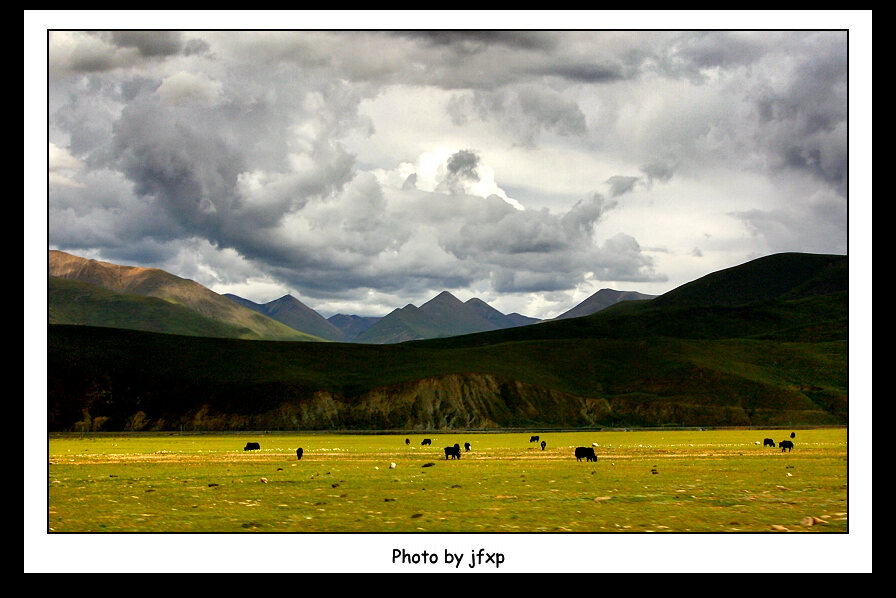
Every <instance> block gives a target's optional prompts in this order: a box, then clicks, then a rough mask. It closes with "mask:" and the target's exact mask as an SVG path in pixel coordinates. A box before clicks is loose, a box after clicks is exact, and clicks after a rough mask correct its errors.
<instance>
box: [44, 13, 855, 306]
mask: <svg viewBox="0 0 896 598" xmlns="http://www.w3.org/2000/svg"><path fill="white" fill-rule="evenodd" d="M869 19H870V17H869ZM448 22H449V23H452V21H448ZM176 23H177V22H176V21H173V25H169V26H168V28H166V30H164V31H155V32H144V31H137V30H129V29H128V30H125V28H116V27H110V30H90V31H87V30H79V28H72V27H64V26H60V27H59V28H58V30H51V31H49V32H48V35H47V39H46V51H47V69H48V73H47V86H48V89H47V103H48V106H47V108H48V110H47V140H48V141H47V143H48V154H47V159H48V179H47V182H48V193H47V198H48V200H47V215H46V220H47V229H48V230H47V235H48V245H49V248H51V249H61V250H63V251H67V252H70V253H74V254H77V255H81V256H85V257H92V258H96V259H101V260H106V261H111V262H115V263H120V264H127V265H137V266H151V267H158V268H162V269H164V270H167V271H168V272H171V273H173V274H176V275H178V276H182V277H185V278H190V279H193V280H196V281H198V282H200V283H201V284H204V285H205V286H207V287H209V288H211V289H213V290H215V291H217V292H220V293H225V292H231V293H236V294H238V295H241V296H243V297H246V298H248V299H251V300H253V301H256V302H267V301H271V300H273V299H277V298H279V297H281V296H282V295H284V294H287V293H290V294H292V295H293V296H295V297H297V298H298V299H300V300H301V301H303V302H304V303H305V304H307V305H308V306H310V307H312V308H314V309H316V310H317V311H318V312H320V313H321V314H323V315H324V316H330V315H332V314H334V313H339V312H342V313H354V314H361V315H383V314H385V313H388V312H389V311H391V310H392V309H393V308H395V307H401V306H404V305H405V304H407V303H414V304H416V305H420V304H421V303H423V302H425V301H426V300H428V299H430V298H431V297H433V296H434V295H436V294H437V293H438V292H440V291H442V290H449V291H451V292H452V293H454V294H455V295H456V296H457V297H458V298H460V299H462V300H466V299H469V298H471V297H474V296H475V297H479V298H481V299H483V300H485V301H487V302H489V303H490V304H491V305H493V306H494V307H496V308H497V309H499V310H501V311H503V312H505V313H509V312H514V311H516V312H519V313H523V314H525V315H529V316H534V317H539V318H549V317H553V316H556V315H558V314H560V313H562V312H564V311H566V310H568V309H570V308H571V307H573V306H574V305H576V304H577V303H578V302H580V301H582V300H583V299H585V298H586V297H588V296H589V295H591V294H592V293H594V292H595V291H597V290H599V289H601V288H614V289H618V290H634V291H640V292H644V293H650V294H660V293H663V292H666V291H668V290H671V289H673V288H675V287H676V286H679V285H681V284H683V283H686V282H689V281H691V280H694V279H695V278H698V277H700V276H703V275H705V274H707V273H709V272H712V271H715V270H719V269H721V268H726V267H729V266H733V265H737V264H740V263H743V262H745V261H747V260H750V259H753V258H756V257H760V256H763V255H768V254H772V253H776V252H782V251H802V252H812V253H837V254H846V253H847V250H848V247H847V240H848V239H847V218H848V215H849V214H848V212H849V208H851V207H853V206H848V204H847V189H848V183H849V182H850V181H849V179H848V176H847V175H848V161H847V159H848V150H849V142H848V141H849V140H848V137H847V117H848V112H847V108H848V105H847V101H848V100H849V99H850V87H849V81H848V77H847V75H848V68H847V67H848V51H849V50H850V42H851V40H850V39H849V37H848V34H847V31H846V30H844V29H843V28H842V27H836V26H832V25H830V24H828V23H822V25H824V26H822V27H813V28H811V29H809V30H800V29H802V28H796V27H792V28H788V29H785V30H758V29H753V30H743V29H738V30H732V29H719V28H707V29H699V30H684V29H682V30H627V29H622V28H620V29H610V30H606V29H603V28H602V27H601V28H600V29H598V27H599V24H598V22H596V21H595V22H588V21H585V22H584V23H585V25H587V27H589V29H578V30H559V28H556V29H555V28H552V29H549V30H545V29H542V28H539V27H538V26H537V25H532V24H526V25H525V26H524V27H522V28H521V30H508V29H477V30H466V29H464V26H463V25H460V26H458V27H457V28H453V29H448V30H440V31H434V30H428V28H429V27H433V26H441V25H437V24H435V23H433V22H432V21H429V20H424V21H423V22H422V23H419V24H417V23H413V24H412V25H411V26H409V27H407V28H403V29H401V30H391V31H390V30H388V29H387V28H386V27H383V28H382V29H379V28H377V29H374V30H352V31H344V30H334V29H333V28H332V25H328V26H327V27H312V28H310V29H306V28H305V27H306V26H305V25H302V23H301V22H298V21H295V20H293V21H291V22H289V26H290V27H302V30H295V31H283V30H276V31H275V30H263V31H262V30H258V29H257V28H256V29H255V30H232V28H233V25H232V24H227V25H226V27H224V28H220V29H218V30H208V29H207V28H203V29H202V30H189V29H188V28H182V27H180V26H177V29H171V28H170V27H172V26H175V25H176ZM376 24H379V22H376ZM810 24H811V23H810ZM155 25H156V26H161V25H160V24H158V23H156V24H155ZM572 25H574V26H575V23H573V24H572ZM127 26H128V28H130V27H134V26H135V25H134V23H132V22H128V25H127ZM270 26H271V24H268V25H266V27H270ZM467 26H469V25H467ZM569 26H570V24H567V25H566V26H565V27H567V28H568V27H569ZM477 27H481V25H479V24H477ZM225 28H226V29H228V30H223V29H225ZM592 28H593V29H592ZM85 29H86V28H85ZM91 29H93V28H91ZM869 106H870V100H869Z"/></svg>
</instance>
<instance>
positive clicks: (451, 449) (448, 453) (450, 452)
mask: <svg viewBox="0 0 896 598" xmlns="http://www.w3.org/2000/svg"><path fill="white" fill-rule="evenodd" d="M448 457H451V458H452V459H460V445H459V444H455V445H454V446H446V447H445V458H446V459H447V458H448Z"/></svg>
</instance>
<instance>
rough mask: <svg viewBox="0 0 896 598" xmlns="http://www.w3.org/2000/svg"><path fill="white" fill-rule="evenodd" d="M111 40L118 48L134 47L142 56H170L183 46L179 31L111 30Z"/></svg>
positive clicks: (182, 37)
mask: <svg viewBox="0 0 896 598" xmlns="http://www.w3.org/2000/svg"><path fill="white" fill-rule="evenodd" d="M110 35H111V38H112V42H113V43H114V44H115V45H116V46H118V47H120V48H136V49H137V50H138V51H139V52H140V54H141V55H142V56H146V57H156V56H172V55H175V54H178V53H179V52H180V51H181V50H182V49H183V47H184V35H183V33H181V32H180V31H113V32H112V33H111V34H110Z"/></svg>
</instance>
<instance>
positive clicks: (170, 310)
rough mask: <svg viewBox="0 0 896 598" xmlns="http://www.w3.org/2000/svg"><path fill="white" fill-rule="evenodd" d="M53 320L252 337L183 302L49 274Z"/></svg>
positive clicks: (92, 324) (174, 332) (63, 322)
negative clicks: (196, 310)
mask: <svg viewBox="0 0 896 598" xmlns="http://www.w3.org/2000/svg"><path fill="white" fill-rule="evenodd" d="M47 299H48V301H47V303H48V306H47V311H48V320H49V323H50V324H81V325H85V326H103V327H109V328H128V329H131V330H145V331H149V332H165V333H169V334H180V335H188V336H211V337H224V338H252V336H253V335H252V332H251V331H250V330H249V329H247V328H240V327H237V326H229V325H227V324H224V323H222V322H217V321H215V320H212V319H210V318H206V317H204V316H201V315H199V314H198V313H196V312H195V311H193V310H191V309H189V308H186V307H184V306H182V305H177V304H174V303H171V302H169V301H165V300H163V299H157V298H155V297H141V296H139V295H125V294H122V293H115V292H113V291H109V290H107V289H104V288H102V287H98V286H96V285H92V284H87V283H83V282H77V281H74V280H64V279H61V278H54V277H52V276H49V277H48V282H47Z"/></svg>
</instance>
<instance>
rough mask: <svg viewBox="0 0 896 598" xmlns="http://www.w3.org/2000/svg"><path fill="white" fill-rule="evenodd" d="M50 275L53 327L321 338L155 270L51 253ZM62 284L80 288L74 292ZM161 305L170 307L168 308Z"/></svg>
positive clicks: (243, 336)
mask: <svg viewBox="0 0 896 598" xmlns="http://www.w3.org/2000/svg"><path fill="white" fill-rule="evenodd" d="M48 273H49V285H50V286H49V293H48V299H49V305H48V311H49V315H50V318H51V322H52V323H60V324H62V323H64V324H90V325H100V326H113V327H120V328H129V329H134V330H155V331H157V332H168V333H172V334H195V335H198V336H211V337H220V336H229V337H234V338H242V339H267V340H296V341H313V340H321V339H319V338H317V337H315V336H313V335H310V334H306V333H303V332H299V331H297V330H295V329H293V328H290V327H289V326H286V325H284V324H282V323H280V322H277V321H276V320H273V319H271V318H269V317H267V316H264V315H262V314H259V313H256V312H254V311H252V310H250V309H248V308H245V307H242V306H240V305H237V304H236V303H234V302H233V301H231V300H229V299H227V298H225V297H223V296H222V295H219V294H217V293H215V292H213V291H211V290H209V289H207V288H205V287H204V286H202V285H200V284H199V283H197V282H194V281H192V280H187V279H185V278H180V277H177V276H174V275H173V274H169V273H168V272H165V271H163V270H159V269H156V268H139V267H134V266H120V265H118V264H112V263H109V262H101V261H97V260H91V259H86V258H82V257H78V256H74V255H71V254H68V253H65V252H62V251H55V250H50V251H49V261H48ZM61 281H70V282H75V283H80V286H78V288H77V289H76V288H74V287H73V286H72V285H65V284H64V283H62V282H61ZM101 290H102V291H106V292H101ZM87 296H89V297H90V300H89V301H87V300H86V297H87ZM140 298H142V299H143V301H141V300H140ZM160 302H164V303H167V304H168V306H167V307H169V309H165V307H166V306H165V305H164V304H163V303H160ZM141 307H146V311H144V310H143V309H141ZM186 310H188V311H190V312H192V317H190V314H187V313H186ZM169 317H170V323H169V322H168V321H167V320H168V318H169ZM186 320H190V323H189V324H186ZM185 330H191V331H192V332H185Z"/></svg>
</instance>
